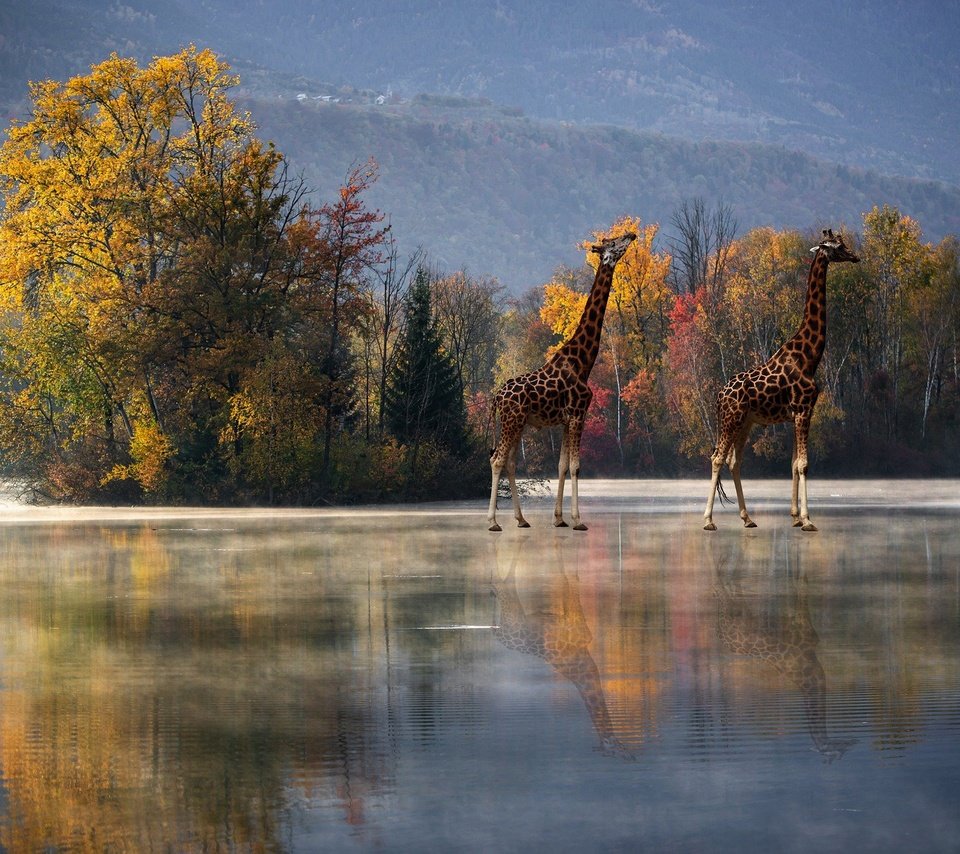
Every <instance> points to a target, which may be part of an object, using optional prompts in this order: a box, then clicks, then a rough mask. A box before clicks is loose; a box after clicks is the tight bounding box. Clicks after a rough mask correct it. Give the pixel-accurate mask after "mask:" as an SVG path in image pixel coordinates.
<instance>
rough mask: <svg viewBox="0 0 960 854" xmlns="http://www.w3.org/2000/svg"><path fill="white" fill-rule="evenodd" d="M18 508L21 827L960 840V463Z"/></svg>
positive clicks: (210, 845)
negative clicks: (543, 488)
mask: <svg viewBox="0 0 960 854" xmlns="http://www.w3.org/2000/svg"><path fill="white" fill-rule="evenodd" d="M744 485H745V488H746V491H747V498H748V501H749V502H750V504H751V513H752V515H753V517H754V519H755V520H756V521H757V522H758V524H759V525H760V527H759V528H757V529H755V530H750V531H747V530H744V529H743V528H742V526H741V524H740V522H739V520H738V519H737V517H736V512H735V511H733V510H731V509H730V508H729V507H728V508H719V507H718V512H717V513H716V514H715V520H716V522H717V524H718V527H719V530H718V531H717V532H715V533H706V532H704V531H702V530H701V527H700V526H701V519H700V515H701V513H702V505H703V499H704V497H705V496H704V495H703V494H702V493H703V492H704V488H705V486H706V481H704V482H696V483H693V482H669V481H630V482H618V483H609V482H608V483H604V482H586V483H584V484H583V488H582V495H583V499H582V510H583V516H584V521H586V522H587V524H588V525H589V526H590V530H589V531H588V532H586V533H575V532H573V531H571V530H569V529H565V530H564V529H554V528H552V527H551V525H550V520H551V516H552V503H551V501H550V499H549V498H546V497H542V498H533V499H527V500H526V501H525V512H526V514H527V518H528V519H529V520H530V522H531V524H532V525H533V527H532V528H530V529H529V530H518V529H516V528H512V527H509V525H508V523H509V522H510V511H509V506H508V504H509V502H507V503H506V504H505V506H504V507H502V509H501V514H502V519H501V523H502V524H503V525H504V532H503V533H502V534H491V533H488V532H487V531H486V529H485V528H486V526H485V515H486V514H485V509H486V502H485V501H483V500H480V501H477V502H475V503H472V504H444V505H436V506H420V507H409V508H383V509H358V510H352V511H342V512H341V511H315V512H313V511H302V512H295V511H277V512H271V511H234V512H231V511H196V512H191V511H179V512H177V511H169V510H168V511H163V510H144V511H133V510H130V511H126V510H116V509H115V510H110V509H98V510H94V509H80V510H72V511H68V510H55V509H48V510H43V509H36V508H19V507H14V506H8V507H5V508H3V509H2V510H0V538H2V539H0V773H2V785H0V844H2V845H3V846H4V847H6V848H7V849H8V850H10V851H31V850H43V851H50V850H64V851H67V850H82V851H137V852H139V851H201V850H204V851H207V850H225V851H233V850H236V851H247V850H251V849H255V850H267V851H350V850H383V851H449V850H477V851H498V852H500V851H504V852H510V851H525V852H526V851H532V850H554V851H584V850H604V851H606V850H625V849H628V850H650V851H678V852H688V851H771V850H774V851H781V852H782V851H788V852H789V851H798V852H799V851H804V852H806V851H861V850H864V851H898V852H899V851H905V850H914V851H957V850H958V849H960V482H957V481H950V482H947V481H934V482H930V481H926V482H908V483H885V482H873V481H871V482H856V483H844V482H837V481H833V482H821V481H817V480H815V479H814V480H813V481H812V482H811V486H810V502H811V515H812V518H813V520H814V522H816V523H817V525H818V526H819V527H820V531H819V532H818V533H816V534H804V533H802V532H800V531H799V530H796V529H794V528H791V527H790V517H789V509H788V501H789V483H788V482H781V481H778V482H761V481H754V482H750V481H746V482H745V484H744Z"/></svg>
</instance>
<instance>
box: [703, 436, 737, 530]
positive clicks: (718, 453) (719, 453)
mask: <svg viewBox="0 0 960 854" xmlns="http://www.w3.org/2000/svg"><path fill="white" fill-rule="evenodd" d="M732 441H733V439H732V436H731V435H729V434H728V433H723V434H721V436H720V437H719V438H718V439H717V447H716V448H714V449H713V456H712V457H710V463H711V468H712V474H711V477H710V494H709V495H708V496H707V509H706V510H704V511H703V530H704V531H716V530H717V526H716V524H714V521H713V502H714V499H715V498H716V497H717V484H718V483H719V482H720V469H722V468H723V464H724V463H725V462H726V461H727V454H728V453H729V452H730V445H731V443H732Z"/></svg>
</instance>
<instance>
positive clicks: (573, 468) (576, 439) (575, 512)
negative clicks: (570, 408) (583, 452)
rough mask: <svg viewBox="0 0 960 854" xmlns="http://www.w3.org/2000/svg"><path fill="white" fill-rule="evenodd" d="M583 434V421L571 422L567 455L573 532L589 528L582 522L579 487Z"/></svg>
mask: <svg viewBox="0 0 960 854" xmlns="http://www.w3.org/2000/svg"><path fill="white" fill-rule="evenodd" d="M582 432H583V421H581V420H580V419H577V420H575V421H571V422H570V438H569V439H568V440H567V454H568V455H569V457H570V515H571V516H573V530H574V531H586V530H587V526H586V525H584V524H583V522H581V521H580V498H579V495H578V486H579V482H580V436H581V434H582Z"/></svg>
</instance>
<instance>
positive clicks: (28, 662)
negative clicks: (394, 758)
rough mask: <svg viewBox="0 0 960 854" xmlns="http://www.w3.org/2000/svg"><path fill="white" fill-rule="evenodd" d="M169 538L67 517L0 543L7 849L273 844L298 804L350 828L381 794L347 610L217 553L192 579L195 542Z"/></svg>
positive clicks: (375, 731) (2, 837)
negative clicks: (72, 527) (87, 525)
mask: <svg viewBox="0 0 960 854" xmlns="http://www.w3.org/2000/svg"><path fill="white" fill-rule="evenodd" d="M91 543H98V544H99V545H101V546H105V545H106V546H109V548H107V549H104V550H102V551H101V550H98V549H97V548H95V547H93V546H91ZM51 544H54V545H57V546H59V547H60V548H59V549H53V550H51V549H50V548H49V547H50V546H51ZM181 545H182V544H181ZM74 547H76V551H74V552H73V561H74V562H73V563H72V565H66V564H67V563H69V559H68V558H66V557H64V558H63V560H64V564H65V565H63V566H57V564H58V563H59V562H60V560H61V558H59V557H57V555H58V554H64V555H65V554H66V553H67V552H68V551H69V550H70V549H72V548H74ZM178 548H180V545H174V544H173V543H171V542H170V540H169V538H168V539H167V540H166V541H164V538H163V536H162V535H159V534H158V532H156V531H152V530H150V529H148V528H141V529H131V530H126V531H119V532H118V531H112V530H111V531H106V532H98V531H96V530H89V529H86V530H77V531H69V530H66V529H64V530H63V531H59V532H54V533H53V536H52V537H51V536H50V532H49V530H48V531H47V532H46V533H43V532H37V534H36V536H35V537H32V536H31V535H30V534H29V533H27V534H25V535H24V537H23V538H21V539H20V540H19V541H18V542H17V543H15V544H11V543H9V542H8V543H7V548H6V549H4V550H3V552H2V553H0V578H2V582H0V583H2V585H3V587H4V588H5V589H4V590H3V591H2V592H3V593H4V594H8V595H6V596H5V599H4V605H3V606H2V610H0V621H2V623H0V624H2V625H3V630H4V638H3V640H4V650H5V654H4V657H3V660H2V682H3V686H4V692H3V705H2V708H0V736H2V742H0V761H2V767H3V773H4V780H5V788H6V800H7V802H6V813H7V815H6V820H5V821H4V822H3V823H2V825H0V842H2V843H3V845H4V846H5V847H6V848H7V849H9V850H45V849H47V848H49V847H51V846H54V847H57V846H67V847H70V848H71V849H77V850H91V851H93V850H97V851H101V850H130V851H135V850H149V849H152V848H157V847H164V846H172V847H173V848H174V849H176V850H209V849H219V848H223V847H226V848H230V849H233V848H240V849H244V850H247V849H264V848H265V849H271V850H280V849H282V848H283V847H284V834H286V833H289V825H290V814H291V811H292V810H293V809H294V808H295V806H296V804H298V803H300V802H301V801H302V800H304V799H307V800H309V801H310V802H311V803H312V804H313V805H314V806H319V807H326V808H329V810H330V811H331V812H333V813H334V814H337V815H339V817H340V818H341V819H342V820H344V821H345V822H347V823H348V824H352V825H356V826H360V825H362V823H363V821H364V810H365V801H366V800H368V799H369V798H370V797H376V796H377V794H378V793H379V792H381V791H383V789H384V787H389V785H390V780H391V774H392V771H391V770H390V769H391V761H390V759H389V757H390V751H389V749H388V748H387V745H386V744H385V742H384V739H383V736H382V734H381V729H382V728H381V727H380V720H379V716H380V713H379V710H378V707H377V703H376V692H375V686H376V684H377V681H378V679H379V677H380V675H381V674H379V673H378V672H376V671H375V670H374V671H370V672H368V671H365V670H359V671H358V669H357V668H356V663H355V661H354V649H353V648H352V647H351V646H350V644H349V642H347V643H345V639H348V638H350V637H351V636H356V635H357V634H358V632H357V628H356V624H357V620H358V618H359V616H360V615H359V614H358V613H356V611H357V609H356V608H355V607H354V603H353V602H347V603H345V602H344V601H343V599H342V598H340V599H338V598H337V597H336V596H329V597H328V596H324V595H323V594H324V590H323V582H320V584H319V586H318V588H317V590H316V591H315V592H314V594H313V595H311V596H310V597H309V599H308V600H304V599H303V598H299V597H297V596H296V595H294V594H295V593H296V592H297V591H298V590H299V591H300V592H302V590H303V588H302V586H300V587H297V586H290V587H289V588H288V587H287V586H286V582H285V581H284V580H283V579H282V578H278V577H277V575H275V574H274V573H272V572H256V571H252V570H249V569H247V568H245V567H243V566H241V565H240V564H238V563H235V562H234V561H233V560H232V559H231V558H230V557H229V555H226V554H222V555H220V556H219V557H213V558H210V566H209V567H202V566H200V567H195V568H196V569H197V574H198V575H199V576H204V577H203V578H200V579H199V580H198V579H197V578H196V577H194V578H193V579H188V578H187V576H186V575H184V574H183V573H182V572H181V571H180V570H182V569H183V568H184V565H183V563H182V562H183V561H184V560H189V559H190V558H197V556H198V554H199V555H200V557H201V562H202V560H203V559H205V558H203V554H204V553H203V552H202V551H201V552H196V551H194V550H190V551H189V552H187V553H186V554H178V552H177V549H178ZM108 553H109V554H110V555H111V557H110V558H109V559H108V560H102V558H103V557H104V556H105V555H106V554H108ZM31 558H33V559H37V560H39V562H32V560H31ZM44 560H48V561H50V563H47V564H46V565H45V564H44V563H43V561H44ZM98 561H100V562H99V563H98ZM181 583H182V584H186V585H188V586H190V585H193V584H200V585H203V586H205V587H206V588H207V590H206V591H205V593H206V595H205V596H200V595H199V591H198V595H197V596H196V599H195V600H194V601H193V602H192V603H191V602H190V596H189V591H188V595H187V597H186V599H185V598H184V597H183V595H181V594H182V591H181V592H178V591H177V590H176V589H175V588H176V587H177V585H178V584H181ZM104 591H106V593H104ZM358 682H359V683H360V684H359V685H358ZM364 687H366V688H367V689H368V690H363V688H364ZM358 689H360V690H358Z"/></svg>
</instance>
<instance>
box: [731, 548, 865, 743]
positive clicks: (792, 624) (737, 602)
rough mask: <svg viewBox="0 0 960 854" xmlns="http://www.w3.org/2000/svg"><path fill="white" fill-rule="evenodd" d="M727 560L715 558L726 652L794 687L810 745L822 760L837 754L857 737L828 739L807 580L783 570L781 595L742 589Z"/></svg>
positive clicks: (824, 683) (823, 685) (824, 689)
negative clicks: (762, 665)
mask: <svg viewBox="0 0 960 854" xmlns="http://www.w3.org/2000/svg"><path fill="white" fill-rule="evenodd" d="M740 558H741V559H742V553H741V555H740ZM728 562H729V561H728V557H726V556H725V557H723V558H720V559H719V560H717V561H716V583H715V585H714V596H715V597H716V601H717V635H718V636H719V638H720V641H721V642H722V643H723V645H724V646H725V647H726V648H727V649H729V650H730V652H734V653H737V654H739V655H748V656H750V657H751V658H757V659H760V660H761V661H765V662H767V663H768V664H770V665H772V666H773V668H774V669H775V670H776V671H777V672H778V673H779V674H780V675H781V676H784V677H786V678H787V680H788V681H790V682H791V683H792V684H793V685H795V686H796V687H797V688H799V689H800V693H801V694H802V696H803V710H804V717H805V718H806V722H807V729H808V730H809V732H810V738H811V739H812V741H813V744H814V747H815V748H816V750H817V751H818V752H819V753H820V755H821V756H823V757H824V759H825V760H826V761H827V762H833V761H834V760H835V759H839V758H841V757H842V756H843V755H844V754H845V753H846V752H847V750H849V749H850V747H851V746H852V745H854V744H856V741H857V740H856V739H855V738H851V739H845V738H833V737H831V736H830V734H829V732H828V730H827V680H826V676H825V674H824V671H823V665H822V664H821V663H820V658H819V656H818V655H817V646H818V645H819V643H820V637H819V635H818V634H817V631H816V629H815V628H814V627H813V622H812V620H811V619H810V607H809V603H808V601H807V594H806V579H805V578H804V577H803V576H802V573H800V572H793V571H789V570H788V572H789V573H790V574H789V575H788V577H787V578H786V579H785V582H786V584H787V586H788V589H787V591H786V592H785V593H783V594H779V595H778V594H765V593H761V592H759V590H754V591H750V592H746V591H744V589H743V580H742V575H743V573H742V567H741V565H740V563H739V561H738V565H737V566H736V567H735V568H734V569H733V570H732V571H728V570H727V569H726V564H727V563H728Z"/></svg>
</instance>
